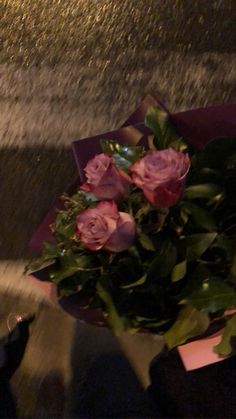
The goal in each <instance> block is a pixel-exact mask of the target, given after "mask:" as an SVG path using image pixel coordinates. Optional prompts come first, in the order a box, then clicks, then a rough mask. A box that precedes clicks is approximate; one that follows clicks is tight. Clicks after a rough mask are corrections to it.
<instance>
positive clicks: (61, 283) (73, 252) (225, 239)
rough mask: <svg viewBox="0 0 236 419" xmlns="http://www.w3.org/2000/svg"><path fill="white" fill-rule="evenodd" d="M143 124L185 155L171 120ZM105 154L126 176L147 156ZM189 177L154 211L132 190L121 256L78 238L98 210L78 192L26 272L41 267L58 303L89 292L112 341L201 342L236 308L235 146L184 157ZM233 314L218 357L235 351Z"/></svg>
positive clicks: (151, 118) (107, 144) (159, 114)
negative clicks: (128, 239)
mask: <svg viewBox="0 0 236 419" xmlns="http://www.w3.org/2000/svg"><path fill="white" fill-rule="evenodd" d="M145 122H146V125H147V126H148V127H149V128H151V129H152V131H153V134H154V138H153V142H152V146H153V147H156V148H157V149H165V148H168V147H172V148H175V149H176V150H180V151H186V150H187V145H186V144H185V142H184V141H183V139H182V138H179V136H178V134H176V132H175V130H174V128H173V126H172V125H171V124H170V121H169V118H168V115H167V114H166V113H165V112H163V111H161V110H159V109H157V108H150V109H149V111H148V113H147V116H146V119H145ZM101 148H102V150H103V152H104V153H107V154H109V155H112V156H113V157H114V159H115V162H116V164H117V166H118V167H119V168H120V169H122V170H124V171H126V172H128V171H129V167H130V165H131V164H133V163H134V162H136V161H137V160H139V159H140V158H141V157H142V156H143V155H144V150H143V148H142V147H139V146H137V147H130V146H126V145H121V144H119V143H117V142H115V141H112V140H102V141H101ZM189 154H190V156H191V168H190V172H189V174H188V176H187V180H186V188H185V191H184V194H183V196H182V198H181V199H180V201H179V202H178V203H177V204H176V205H174V206H173V207H170V208H169V209H168V210H167V209H166V208H161V209H160V208H156V207H154V206H153V205H151V204H150V203H149V202H148V201H147V199H146V198H145V196H144V194H143V193H142V192H141V191H140V190H139V189H137V188H136V187H134V186H133V187H132V188H131V190H130V193H129V195H128V196H127V197H126V198H125V199H124V201H122V202H119V203H118V206H119V211H124V212H128V213H130V214H131V215H132V216H133V218H134V220H135V223H136V239H135V242H134V243H133V245H132V246H131V247H130V248H129V249H127V250H125V251H123V252H120V253H114V252H106V251H104V250H99V251H97V252H95V251H89V250H88V249H86V248H85V247H84V245H83V243H82V242H81V241H80V239H79V237H78V235H77V233H76V228H77V227H76V219H77V216H78V215H79V214H80V213H81V212H83V211H84V210H86V209H87V208H91V207H93V206H94V205H96V203H97V202H98V199H97V198H96V196H95V195H93V194H91V193H86V192H83V191H82V190H80V189H79V188H78V191H77V192H76V194H74V195H73V196H66V195H64V196H63V201H64V208H63V210H61V211H58V213H57V216H56V219H55V222H54V223H53V225H52V226H51V228H52V234H53V241H52V242H51V243H45V246H44V249H43V252H42V254H41V256H40V258H38V259H37V260H36V261H33V262H32V264H31V265H30V266H29V269H31V271H35V270H38V269H40V268H43V267H44V266H47V269H48V272H49V279H50V281H52V282H54V283H55V284H57V286H58V290H59V295H60V296H67V295H70V294H72V293H77V292H78V291H81V290H82V291H84V292H88V293H89V295H90V299H89V301H88V309H89V308H92V307H93V306H94V304H95V305H96V307H100V308H101V309H102V310H103V312H104V315H105V317H106V319H107V323H108V324H109V326H110V327H111V328H112V330H113V331H114V333H116V334H119V333H121V332H122V331H123V330H129V329H132V330H139V329H145V330H149V331H152V332H156V333H162V334H164V339H165V342H166V344H167V346H168V347H169V348H173V347H174V346H176V345H178V344H181V343H183V342H185V341H186V340H188V339H191V338H194V337H195V336H199V335H201V334H202V333H204V332H205V331H206V330H207V329H208V327H209V325H210V323H211V321H213V320H214V319H215V318H218V317H222V316H224V311H225V310H227V309H231V308H235V307H236V291H235V286H236V250H235V249H236V200H235V196H236V140H234V139H227V138H224V139H216V140H213V141H211V142H210V143H209V144H208V145H207V146H206V148H205V149H204V150H203V151H201V152H197V153H193V152H192V150H189ZM235 323H236V315H234V316H230V317H229V320H228V322H227V325H226V328H225V332H224V334H223V337H222V342H221V343H220V344H219V345H218V346H217V347H216V348H215V351H216V352H217V353H219V354H221V355H227V354H229V353H230V352H231V351H232V347H231V340H232V337H233V336H235V335H236V326H235Z"/></svg>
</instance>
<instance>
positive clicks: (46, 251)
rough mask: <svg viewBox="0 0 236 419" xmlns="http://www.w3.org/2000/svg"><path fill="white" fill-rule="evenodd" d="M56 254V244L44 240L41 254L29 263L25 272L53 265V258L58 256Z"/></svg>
mask: <svg viewBox="0 0 236 419" xmlns="http://www.w3.org/2000/svg"><path fill="white" fill-rule="evenodd" d="M58 254H59V249H58V248H57V246H56V244H54V243H50V242H44V248H43V252H42V255H41V256H40V257H39V258H36V259H34V260H33V261H32V262H31V263H29V265H28V266H27V267H26V271H25V272H35V271H38V270H39V269H43V268H45V267H48V266H50V265H53V264H54V263H55V259H56V258H57V257H58Z"/></svg>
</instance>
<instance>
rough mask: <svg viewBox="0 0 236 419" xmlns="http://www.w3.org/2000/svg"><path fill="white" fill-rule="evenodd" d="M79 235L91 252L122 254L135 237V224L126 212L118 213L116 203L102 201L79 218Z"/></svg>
mask: <svg viewBox="0 0 236 419" xmlns="http://www.w3.org/2000/svg"><path fill="white" fill-rule="evenodd" d="M77 234H78V235H79V238H80V240H81V242H82V243H83V244H84V245H85V246H86V247H87V248H88V249H90V250H100V249H104V250H109V251H111V252H122V251H123V250H126V249H128V248H129V247H130V245H131V244H132V243H133V241H134V236H135V222H134V219H133V218H132V217H131V215H129V214H127V213H126V212H118V209H117V206H116V203H115V202H114V201H102V202H99V203H98V204H97V206H96V207H95V208H89V209H87V210H85V211H83V212H82V213H81V214H80V215H79V216H78V217H77Z"/></svg>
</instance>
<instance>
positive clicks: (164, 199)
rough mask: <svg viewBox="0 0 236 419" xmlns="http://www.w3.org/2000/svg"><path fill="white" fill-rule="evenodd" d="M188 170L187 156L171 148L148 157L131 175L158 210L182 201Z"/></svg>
mask: <svg viewBox="0 0 236 419" xmlns="http://www.w3.org/2000/svg"><path fill="white" fill-rule="evenodd" d="M189 167H190V159H189V156H188V154H184V153H180V152H179V151H176V150H173V149H172V148H168V149H165V150H160V151H158V150H155V151H151V152H149V153H147V154H146V156H145V157H143V158H142V159H141V160H139V161H137V162H136V163H134V164H133V165H132V166H131V167H130V171H131V173H132V179H133V181H134V183H135V184H136V185H137V186H138V187H139V188H141V189H142V190H143V193H144V195H145V197H146V198H147V199H148V201H149V202H151V203H152V204H154V205H155V206H156V207H158V208H168V207H171V206H172V205H175V204H176V202H178V201H179V199H180V198H181V196H182V194H183V191H184V184H185V178H186V176H187V173H188V171H189Z"/></svg>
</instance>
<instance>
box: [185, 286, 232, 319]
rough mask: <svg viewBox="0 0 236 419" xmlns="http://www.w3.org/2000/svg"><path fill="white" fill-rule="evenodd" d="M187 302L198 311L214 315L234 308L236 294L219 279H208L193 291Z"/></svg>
mask: <svg viewBox="0 0 236 419" xmlns="http://www.w3.org/2000/svg"><path fill="white" fill-rule="evenodd" d="M187 300H188V301H189V302H190V303H191V304H192V305H193V306H194V307H195V308H197V309H198V310H205V311H207V312H208V313H215V312H217V311H219V310H224V309H227V308H231V307H235V306H236V292H235V291H234V289H233V288H232V287H230V286H229V285H228V284H226V283H225V282H223V280H221V279H219V278H210V279H208V280H206V281H203V283H202V284H201V285H200V286H199V287H198V288H197V289H196V290H194V291H193V293H192V294H191V295H189V296H188V297H187Z"/></svg>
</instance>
